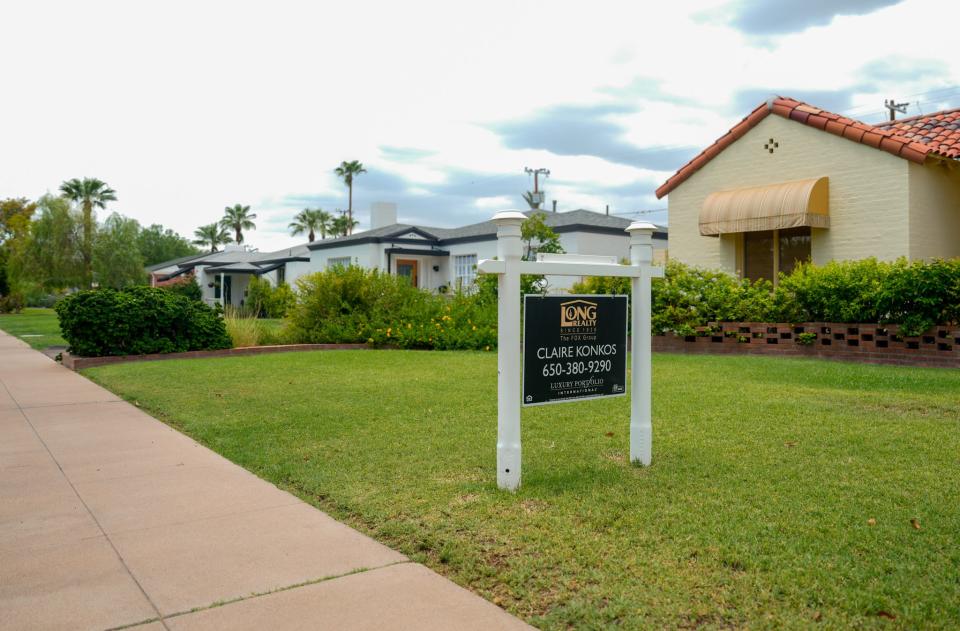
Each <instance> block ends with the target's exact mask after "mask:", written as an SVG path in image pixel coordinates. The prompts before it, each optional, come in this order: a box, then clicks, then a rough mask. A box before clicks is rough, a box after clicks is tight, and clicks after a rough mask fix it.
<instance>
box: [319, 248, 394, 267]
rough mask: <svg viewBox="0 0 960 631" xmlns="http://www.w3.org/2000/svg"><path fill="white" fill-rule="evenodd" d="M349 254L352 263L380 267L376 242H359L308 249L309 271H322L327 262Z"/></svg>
mask: <svg viewBox="0 0 960 631" xmlns="http://www.w3.org/2000/svg"><path fill="white" fill-rule="evenodd" d="M345 256H349V257H350V259H351V261H352V263H353V264H354V265H359V266H361V267H366V268H372V267H380V265H381V262H380V252H379V250H378V249H377V244H373V243H361V244H359V245H344V246H340V247H336V248H323V249H320V250H311V251H310V264H309V265H310V271H314V272H322V271H324V270H326V269H327V262H328V261H329V260H330V259H336V258H341V257H345Z"/></svg>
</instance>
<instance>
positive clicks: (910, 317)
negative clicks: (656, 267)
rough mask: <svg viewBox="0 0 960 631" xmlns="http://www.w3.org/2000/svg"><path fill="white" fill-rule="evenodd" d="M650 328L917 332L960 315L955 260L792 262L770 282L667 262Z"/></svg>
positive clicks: (620, 287)
mask: <svg viewBox="0 0 960 631" xmlns="http://www.w3.org/2000/svg"><path fill="white" fill-rule="evenodd" d="M574 292H576V293H596V294H609V293H622V294H629V293H630V283H629V281H627V280H626V279H613V278H594V277H591V278H587V279H585V280H584V281H583V282H582V283H578V284H577V285H576V286H575V287H574ZM652 311H653V313H652V328H653V332H654V333H655V334H662V333H665V332H669V331H672V332H675V333H677V334H678V335H692V334H693V332H694V329H695V327H698V326H707V325H708V324H710V323H712V322H849V323H863V324H898V325H900V332H901V333H902V334H903V335H907V336H912V335H920V334H921V333H923V332H924V331H927V330H928V329H929V328H930V327H932V326H934V325H937V324H944V325H950V324H956V323H958V322H960V259H953V260H948V261H945V260H935V261H932V262H924V261H914V262H908V261H906V260H905V259H900V260H897V261H892V262H883V261H877V260H876V259H864V260H860V261H844V262H832V263H827V264H826V265H822V266H818V265H813V264H810V263H807V264H803V265H799V266H797V268H796V269H794V271H793V272H792V273H790V274H786V275H781V277H780V279H779V283H778V285H777V288H776V289H775V290H774V289H773V286H772V284H771V283H770V282H769V281H756V282H751V281H749V280H747V279H740V278H737V277H735V276H732V275H730V274H726V273H724V272H719V271H715V270H708V269H703V268H698V267H691V266H688V265H684V264H683V263H679V262H677V261H671V262H670V263H668V264H667V269H666V275H665V277H664V278H663V280H658V281H654V283H653V307H652Z"/></svg>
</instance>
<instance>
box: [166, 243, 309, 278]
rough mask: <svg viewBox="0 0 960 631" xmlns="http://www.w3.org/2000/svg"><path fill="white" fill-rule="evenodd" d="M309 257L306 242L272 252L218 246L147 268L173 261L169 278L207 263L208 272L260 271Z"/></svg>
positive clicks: (305, 259) (169, 263) (257, 272)
mask: <svg viewBox="0 0 960 631" xmlns="http://www.w3.org/2000/svg"><path fill="white" fill-rule="evenodd" d="M309 259H310V250H308V249H307V244H306V243H304V244H301V245H296V246H294V247H292V248H286V249H283V250H277V251H276V252H256V251H250V250H232V249H231V250H221V251H220V252H206V253H204V254H195V255H193V256H185V257H181V258H178V259H173V260H172V261H165V262H163V263H158V264H157V265H151V266H150V267H148V268H147V271H154V270H158V269H162V268H164V267H170V266H172V265H176V266H177V267H178V268H179V271H178V272H176V273H174V274H168V275H167V276H166V278H168V279H169V278H173V277H174V276H177V275H179V274H182V273H183V272H185V271H187V270H190V269H193V268H194V267H196V266H198V265H205V266H207V268H208V270H209V271H211V272H216V273H219V272H232V271H236V272H238V273H242V272H250V273H256V274H259V273H263V272H269V271H270V270H273V269H276V268H277V267H278V265H277V264H278V263H283V262H286V261H307V260H309Z"/></svg>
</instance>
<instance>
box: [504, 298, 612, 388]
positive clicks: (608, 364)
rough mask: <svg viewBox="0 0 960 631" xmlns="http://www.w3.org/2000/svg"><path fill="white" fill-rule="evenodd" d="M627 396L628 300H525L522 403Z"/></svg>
mask: <svg viewBox="0 0 960 631" xmlns="http://www.w3.org/2000/svg"><path fill="white" fill-rule="evenodd" d="M626 392H627V296H540V295H537V294H532V295H526V296H524V318H523V404H524V405H541V404H543V403H561V402H563V401H577V400H580V399H592V398H597V397H616V396H622V395H624V394H626Z"/></svg>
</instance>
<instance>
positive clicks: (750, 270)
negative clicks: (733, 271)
mask: <svg viewBox="0 0 960 631" xmlns="http://www.w3.org/2000/svg"><path fill="white" fill-rule="evenodd" d="M808 260H810V228H808V227H803V228H789V229H786V230H763V231H760V232H745V233H743V275H744V277H745V278H749V279H750V280H758V279H761V278H765V279H767V280H770V281H773V282H776V281H777V279H778V278H779V275H780V274H789V273H790V272H792V271H793V270H794V268H795V267H796V266H797V263H803V262H806V261H808Z"/></svg>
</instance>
